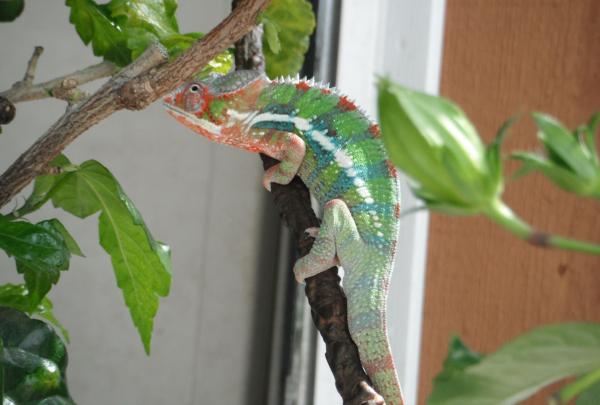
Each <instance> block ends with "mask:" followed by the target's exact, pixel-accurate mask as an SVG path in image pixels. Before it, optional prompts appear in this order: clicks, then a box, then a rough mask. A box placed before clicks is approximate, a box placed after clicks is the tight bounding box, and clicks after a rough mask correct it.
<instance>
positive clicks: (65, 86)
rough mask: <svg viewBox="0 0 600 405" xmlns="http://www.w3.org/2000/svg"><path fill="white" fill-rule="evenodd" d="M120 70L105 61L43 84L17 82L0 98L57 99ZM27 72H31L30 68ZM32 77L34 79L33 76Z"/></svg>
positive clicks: (12, 99)
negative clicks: (71, 90) (65, 92)
mask: <svg viewBox="0 0 600 405" xmlns="http://www.w3.org/2000/svg"><path fill="white" fill-rule="evenodd" d="M32 59H33V58H32ZM30 64H31V61H30ZM118 69H119V68H118V67H117V66H116V65H115V64H113V63H112V62H107V61H105V62H101V63H98V64H95V65H92V66H88V67H86V68H84V69H80V70H77V71H75V72H73V73H69V74H66V75H63V76H60V77H57V78H55V79H52V80H48V81H46V82H43V83H38V84H32V83H31V82H29V84H27V85H23V82H17V83H15V84H14V85H13V86H12V87H11V88H10V89H9V90H6V91H3V92H0V97H4V98H7V99H8V100H10V101H12V102H13V103H19V102H23V101H31V100H39V99H42V98H47V97H57V94H59V95H60V94H64V91H65V90H70V89H74V88H75V87H77V86H81V85H82V84H85V83H88V82H91V81H94V80H98V79H101V78H104V77H108V76H112V75H114V74H115V73H116V72H117V71H118ZM27 70H28V72H29V66H28V69H27ZM27 75H28V73H26V74H25V77H27ZM31 77H32V78H33V76H31ZM32 80H33V79H32ZM57 98H60V97H57Z"/></svg>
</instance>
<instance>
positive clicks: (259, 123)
mask: <svg viewBox="0 0 600 405" xmlns="http://www.w3.org/2000/svg"><path fill="white" fill-rule="evenodd" d="M164 104H165V107H166V108H167V111H168V112H169V113H170V114H171V115H172V116H173V117H174V118H175V119H177V120H178V121H179V122H181V123H182V124H184V125H186V126H187V127H189V128H191V129H192V130H194V131H195V132H197V133H199V134H201V135H203V136H205V137H207V138H209V139H211V140H213V141H216V142H219V143H225V144H229V145H232V146H235V147H238V148H242V149H246V150H249V151H252V152H261V153H265V154H267V155H269V156H272V157H274V158H275V159H278V160H280V161H281V163H279V164H278V165H276V166H274V167H272V168H271V169H269V170H268V171H267V172H266V173H265V176H264V179H263V185H264V186H265V187H266V188H267V189H269V190H270V187H271V183H280V184H287V183H289V182H290V181H291V179H292V178H293V177H294V176H295V175H298V176H300V178H301V179H302V180H303V181H304V183H305V184H306V186H307V187H308V188H309V190H310V191H311V193H312V194H313V195H314V196H315V197H316V199H317V200H318V201H319V203H320V204H321V206H322V208H323V218H322V224H321V227H320V228H319V229H318V230H316V229H310V230H307V231H308V232H310V233H311V234H313V235H314V236H316V240H315V243H314V245H313V247H312V249H311V251H310V253H309V254H308V255H307V256H304V257H302V258H300V259H299V260H298V261H297V262H296V264H295V266H294V273H295V275H296V279H297V280H298V281H300V282H302V281H303V280H304V279H305V278H307V277H310V276H314V275H316V274H318V273H320V272H322V271H324V270H326V269H328V268H330V267H332V266H334V265H337V264H338V263H339V264H341V265H342V266H343V268H344V271H345V276H344V282H343V286H344V291H345V293H346V295H347V298H348V325H349V329H350V334H351V336H352V339H353V340H354V342H355V343H356V345H357V346H358V350H359V353H360V359H361V363H362V365H363V367H364V368H365V371H366V372H367V374H368V375H369V377H370V378H371V379H372V380H373V383H374V385H375V388H376V389H377V390H378V391H379V392H380V393H381V394H382V395H383V396H384V398H385V400H386V403H387V405H399V404H402V403H403V400H402V393H401V390H400V385H399V382H398V377H397V375H396V370H395V367H394V362H393V359H392V355H391V352H390V347H389V343H388V338H387V328H386V300H387V294H388V287H389V281H390V276H391V272H392V265H393V258H394V253H395V249H396V241H397V234H398V220H399V213H400V203H399V200H398V192H399V186H398V180H397V177H396V170H395V169H394V166H393V165H392V164H391V163H390V161H389V160H388V157H387V154H386V151H385V149H384V147H383V142H382V140H381V139H380V137H379V127H378V126H377V125H376V124H374V123H372V122H371V121H370V120H369V119H368V118H367V117H366V116H365V114H364V113H363V112H362V111H361V110H360V109H358V108H357V107H356V105H355V104H354V103H352V102H351V101H350V100H348V99H347V98H346V97H345V96H343V95H340V94H338V93H337V91H336V90H335V89H330V88H328V87H327V86H323V85H320V84H316V83H314V81H308V80H301V79H289V78H288V79H281V80H276V81H270V80H269V79H267V78H266V76H264V75H263V74H261V73H258V72H255V71H237V72H233V73H230V74H228V75H225V76H220V77H216V78H211V79H208V80H205V81H198V82H192V83H186V84H184V85H182V86H181V87H179V88H178V89H177V90H176V91H174V92H173V93H171V94H170V95H168V96H167V97H165V98H164Z"/></svg>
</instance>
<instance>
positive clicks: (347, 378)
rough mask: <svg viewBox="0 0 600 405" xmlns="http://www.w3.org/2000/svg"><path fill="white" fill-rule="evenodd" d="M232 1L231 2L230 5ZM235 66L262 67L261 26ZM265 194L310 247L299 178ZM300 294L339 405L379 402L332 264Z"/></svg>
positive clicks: (310, 222)
mask: <svg viewBox="0 0 600 405" xmlns="http://www.w3.org/2000/svg"><path fill="white" fill-rule="evenodd" d="M236 3H237V2H236V1H234V2H233V7H235V6H236ZM235 56H236V58H235V60H236V67H237V68H238V69H259V70H262V71H264V69H265V61H264V56H263V54H262V27H256V28H255V29H253V30H252V31H250V32H249V33H248V34H247V35H245V36H244V37H243V38H242V39H241V40H240V41H238V42H237V43H236V44H235ZM261 159H262V161H263V167H264V169H265V170H267V169H268V168H269V167H271V166H273V165H275V164H277V160H275V159H272V158H271V157H268V156H266V155H261ZM271 195H272V196H273V199H274V201H275V205H276V206H277V208H278V210H279V213H280V215H281V217H282V218H283V220H284V221H285V222H286V224H287V225H288V227H289V228H290V230H291V232H292V234H293V235H294V238H295V240H296V248H297V249H298V254H299V255H300V257H301V256H304V255H306V254H308V252H310V249H311V247H312V244H313V242H314V239H313V238H311V237H308V236H307V235H305V233H304V231H305V230H306V229H307V228H311V227H317V226H319V224H320V223H319V219H318V218H317V216H316V215H315V212H314V211H313V209H312V207H311V202H310V194H309V191H308V189H307V188H306V186H305V185H304V183H303V182H302V180H300V178H299V177H295V178H294V179H293V180H292V182H291V183H290V184H288V185H279V184H273V185H272V190H271ZM305 293H306V297H307V298H308V302H309V304H310V307H311V315H312V318H313V322H314V323H315V326H316V327H317V329H318V330H319V333H320V334H321V337H322V338H323V340H324V342H325V345H326V353H325V356H326V358H327V362H328V363H329V366H330V367H331V371H332V372H333V375H334V378H335V382H336V388H337V390H338V392H339V393H340V395H341V396H342V399H343V400H344V404H345V405H382V404H384V401H383V398H382V397H381V396H380V395H379V394H377V392H375V390H374V389H373V388H372V383H371V381H370V379H369V377H368V376H367V375H366V374H365V372H364V370H363V368H362V366H361V364H360V359H359V356H358V349H357V347H356V345H355V344H354V342H353V341H352V338H351V337H350V332H349V331H348V322H347V305H346V296H345V295H344V292H343V290H342V288H341V286H340V278H339V276H338V269H337V268H336V267H332V268H330V269H328V270H327V271H325V272H323V273H320V274H318V275H316V276H314V277H310V278H308V279H307V280H306V287H305Z"/></svg>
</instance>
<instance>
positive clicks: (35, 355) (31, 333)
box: [0, 308, 74, 405]
mask: <svg viewBox="0 0 600 405" xmlns="http://www.w3.org/2000/svg"><path fill="white" fill-rule="evenodd" d="M0 339H1V340H2V342H3V349H2V352H1V357H0V367H2V368H3V369H4V394H5V401H6V400H7V399H9V400H11V401H13V402H14V403H16V404H32V403H35V404H48V405H49V404H69V405H74V402H73V401H72V400H71V398H70V395H69V391H68V389H67V384H66V367H67V351H66V348H65V345H64V343H63V342H62V340H61V339H60V337H59V336H58V335H57V334H56V333H54V331H53V330H52V328H51V327H49V326H48V325H47V324H45V323H44V322H42V321H39V320H35V319H30V318H29V317H27V315H25V314H23V313H22V312H19V311H17V310H14V309H11V308H0ZM5 403H6V402H5Z"/></svg>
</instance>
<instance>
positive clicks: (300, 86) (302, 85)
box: [296, 82, 310, 91]
mask: <svg viewBox="0 0 600 405" xmlns="http://www.w3.org/2000/svg"><path fill="white" fill-rule="evenodd" d="M296 88H297V89H299V90H304V91H306V90H308V89H310V86H309V84H308V83H306V82H298V84H297V85H296Z"/></svg>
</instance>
